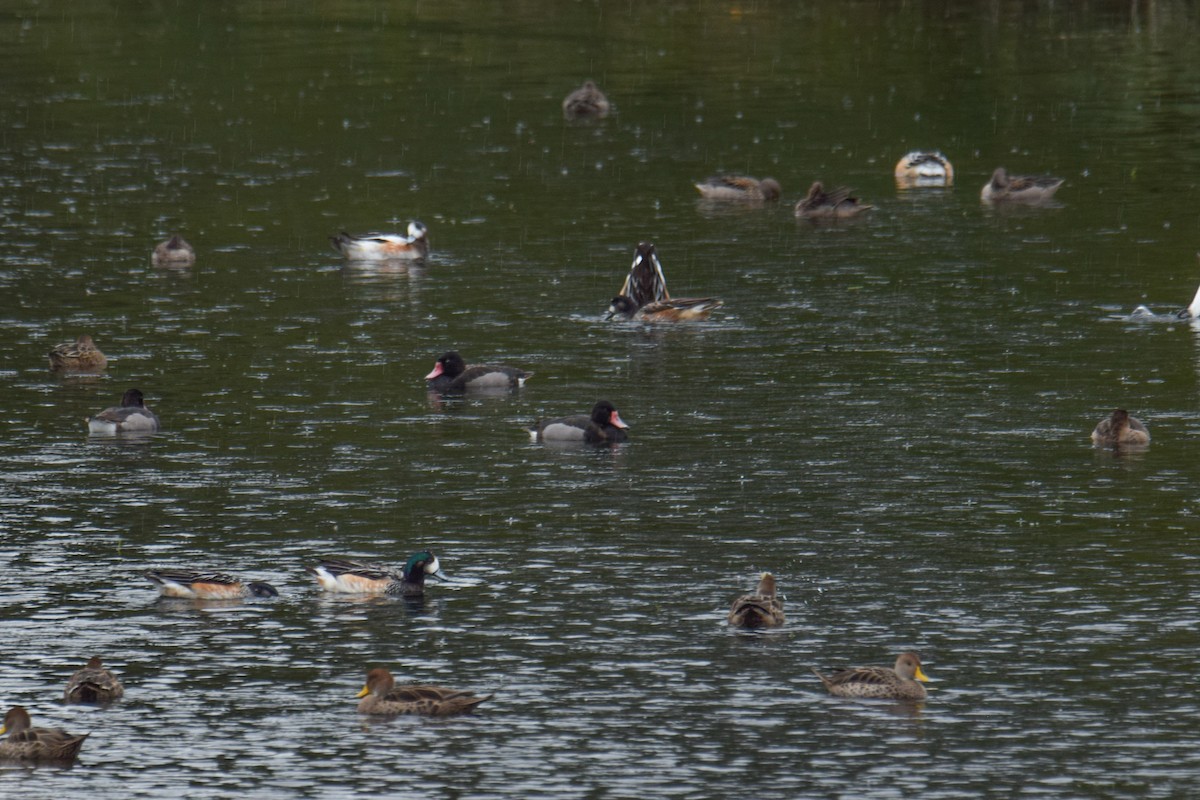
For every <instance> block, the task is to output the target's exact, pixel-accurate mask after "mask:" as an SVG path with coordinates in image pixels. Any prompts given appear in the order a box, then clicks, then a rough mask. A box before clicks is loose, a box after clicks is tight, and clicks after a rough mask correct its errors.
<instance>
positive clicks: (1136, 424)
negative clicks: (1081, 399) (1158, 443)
mask: <svg viewBox="0 0 1200 800" xmlns="http://www.w3.org/2000/svg"><path fill="white" fill-rule="evenodd" d="M1092 443H1093V444H1095V445H1097V446H1099V447H1122V446H1125V447H1128V446H1130V445H1133V446H1138V445H1147V444H1150V431H1148V430H1147V429H1146V426H1145V425H1143V424H1142V421H1141V420H1139V419H1138V418H1137V417H1131V416H1129V412H1128V411H1126V410H1125V409H1123V408H1118V409H1117V410H1116V411H1114V412H1112V414H1111V415H1110V416H1108V417H1106V418H1104V419H1102V420H1100V422H1099V423H1098V424H1097V425H1096V427H1095V429H1094V430H1093V431H1092Z"/></svg>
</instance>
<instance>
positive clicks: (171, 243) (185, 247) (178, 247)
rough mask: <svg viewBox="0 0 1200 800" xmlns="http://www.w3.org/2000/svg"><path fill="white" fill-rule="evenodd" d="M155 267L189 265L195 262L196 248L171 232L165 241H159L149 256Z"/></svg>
mask: <svg viewBox="0 0 1200 800" xmlns="http://www.w3.org/2000/svg"><path fill="white" fill-rule="evenodd" d="M150 263H151V264H153V265H154V266H156V267H190V266H191V265H192V264H195V263H196V249H195V248H194V247H192V246H191V245H190V244H188V243H187V241H186V240H185V239H184V238H183V237H182V236H180V235H179V234H177V233H176V234H173V235H172V236H171V238H170V239H167V240H166V241H165V242H159V244H158V245H157V246H156V247H155V248H154V253H153V254H152V255H151V256H150Z"/></svg>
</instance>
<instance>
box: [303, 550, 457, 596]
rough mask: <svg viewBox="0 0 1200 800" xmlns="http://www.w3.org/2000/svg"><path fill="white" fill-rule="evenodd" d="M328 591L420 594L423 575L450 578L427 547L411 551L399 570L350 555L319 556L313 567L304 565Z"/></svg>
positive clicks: (422, 591) (440, 578)
mask: <svg viewBox="0 0 1200 800" xmlns="http://www.w3.org/2000/svg"><path fill="white" fill-rule="evenodd" d="M305 569H306V570H307V571H308V572H311V573H312V574H313V576H314V577H316V579H317V583H318V584H320V586H321V588H322V589H324V590H325V591H327V592H338V593H342V594H387V595H394V596H398V597H420V596H422V595H423V594H425V578H426V577H430V578H436V579H437V580H439V581H447V580H450V579H449V578H448V577H446V573H444V572H442V565H441V564H440V563H439V562H438V558H437V556H435V555H434V554H433V553H432V552H430V551H429V550H421V551H419V552H416V553H413V554H412V555H411V556H409V558H408V562H407V563H406V564H405V565H404V569H403V570H402V571H401V572H397V571H396V570H395V569H394V568H392V567H389V566H387V565H384V564H376V563H369V562H366V561H358V560H355V559H350V558H322V559H321V561H320V563H319V564H317V565H316V566H314V567H305Z"/></svg>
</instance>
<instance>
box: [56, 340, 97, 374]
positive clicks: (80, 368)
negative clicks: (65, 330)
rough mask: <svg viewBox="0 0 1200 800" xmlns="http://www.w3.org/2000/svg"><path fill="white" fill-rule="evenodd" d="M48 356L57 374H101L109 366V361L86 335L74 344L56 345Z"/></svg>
mask: <svg viewBox="0 0 1200 800" xmlns="http://www.w3.org/2000/svg"><path fill="white" fill-rule="evenodd" d="M48 355H49V358H50V369H52V370H54V371H55V372H100V371H102V370H103V369H104V368H105V367H107V366H108V359H107V358H106V357H105V356H104V353H101V352H100V349H99V348H98V347H96V344H95V342H93V341H92V337H91V336H88V335H87V334H86V333H85V334H82V335H81V336H80V337H79V338H78V339H76V340H75V341H74V342H67V343H65V344H60V345H56V346H55V347H54V349H52V350H51V351H50V352H49V353H48Z"/></svg>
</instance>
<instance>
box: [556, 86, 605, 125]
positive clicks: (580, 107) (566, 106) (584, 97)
mask: <svg viewBox="0 0 1200 800" xmlns="http://www.w3.org/2000/svg"><path fill="white" fill-rule="evenodd" d="M609 108H610V105H609V102H608V98H607V97H605V96H604V92H602V91H600V89H599V88H598V87H597V86H596V84H595V83H593V82H592V81H587V82H585V83H584V84H583V86H580V87H579V88H578V89H576V90H575V91H573V92H571V93H570V94H568V95H567V96H566V98H564V99H563V103H562V109H563V116H564V117H566V118H567V119H585V118H592V119H603V118H604V117H607V116H608V112H609Z"/></svg>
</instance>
